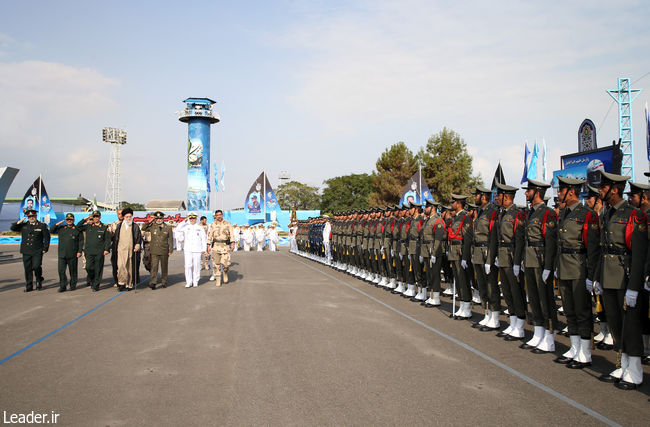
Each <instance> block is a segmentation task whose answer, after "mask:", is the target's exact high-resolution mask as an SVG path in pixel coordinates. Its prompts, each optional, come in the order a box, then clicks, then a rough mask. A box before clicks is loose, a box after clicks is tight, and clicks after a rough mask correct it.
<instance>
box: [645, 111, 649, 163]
mask: <svg viewBox="0 0 650 427" xmlns="http://www.w3.org/2000/svg"><path fill="white" fill-rule="evenodd" d="M645 140H646V144H645V145H646V151H647V153H648V161H649V162H650V115H649V114H648V101H646V102H645Z"/></svg>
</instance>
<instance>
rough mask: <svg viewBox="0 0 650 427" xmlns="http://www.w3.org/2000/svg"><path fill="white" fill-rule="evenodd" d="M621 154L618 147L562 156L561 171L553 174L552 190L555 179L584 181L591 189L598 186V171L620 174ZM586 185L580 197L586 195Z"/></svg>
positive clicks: (555, 185)
mask: <svg viewBox="0 0 650 427" xmlns="http://www.w3.org/2000/svg"><path fill="white" fill-rule="evenodd" d="M622 160H623V154H622V152H621V149H620V146H619V145H613V146H610V147H607V148H599V149H597V150H591V151H585V152H582V153H574V154H568V155H565V156H562V169H561V170H559V171H554V172H553V181H552V182H551V185H552V186H553V188H556V189H557V187H558V182H557V177H558V176H562V177H564V178H575V179H586V180H587V183H586V184H589V185H591V186H592V187H596V188H598V186H599V185H600V171H601V170H603V171H605V172H610V173H616V174H619V173H621V162H622ZM586 184H585V185H584V186H583V187H582V196H585V195H586V194H587V187H586Z"/></svg>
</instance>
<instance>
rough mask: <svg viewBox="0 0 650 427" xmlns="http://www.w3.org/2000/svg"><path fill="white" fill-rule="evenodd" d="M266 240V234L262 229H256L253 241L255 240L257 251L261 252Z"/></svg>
mask: <svg viewBox="0 0 650 427" xmlns="http://www.w3.org/2000/svg"><path fill="white" fill-rule="evenodd" d="M265 238H266V232H265V231H264V229H263V228H258V229H256V230H255V240H257V250H258V251H260V252H261V251H262V250H263V249H264V243H265V242H264V241H265Z"/></svg>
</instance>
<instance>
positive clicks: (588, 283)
mask: <svg viewBox="0 0 650 427" xmlns="http://www.w3.org/2000/svg"><path fill="white" fill-rule="evenodd" d="M585 287H586V288H587V292H589V293H592V292H593V291H594V282H592V281H591V280H589V279H587V280H585Z"/></svg>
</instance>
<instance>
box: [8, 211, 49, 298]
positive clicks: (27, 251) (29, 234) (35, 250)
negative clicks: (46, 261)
mask: <svg viewBox="0 0 650 427" xmlns="http://www.w3.org/2000/svg"><path fill="white" fill-rule="evenodd" d="M25 217H26V218H23V219H22V220H20V221H17V222H14V223H13V224H11V231H20V233H21V240H20V253H21V254H22V255H23V267H24V268H25V292H31V291H32V290H34V288H33V283H34V276H36V290H39V291H40V290H41V289H43V267H42V265H43V254H45V253H46V252H47V251H48V250H49V248H50V231H49V230H48V229H47V225H45V224H44V223H42V222H40V221H37V220H36V211H35V210H34V209H28V210H27V211H25Z"/></svg>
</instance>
